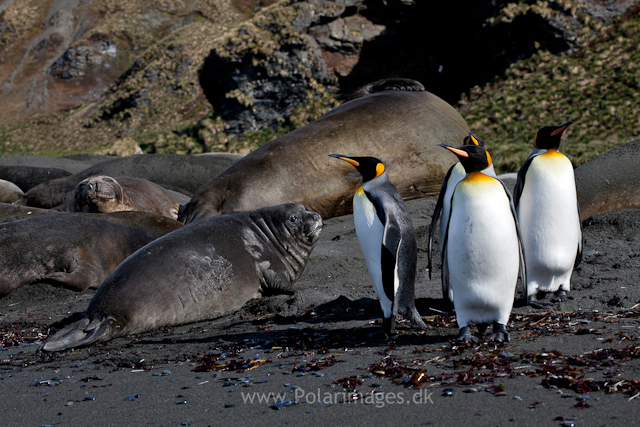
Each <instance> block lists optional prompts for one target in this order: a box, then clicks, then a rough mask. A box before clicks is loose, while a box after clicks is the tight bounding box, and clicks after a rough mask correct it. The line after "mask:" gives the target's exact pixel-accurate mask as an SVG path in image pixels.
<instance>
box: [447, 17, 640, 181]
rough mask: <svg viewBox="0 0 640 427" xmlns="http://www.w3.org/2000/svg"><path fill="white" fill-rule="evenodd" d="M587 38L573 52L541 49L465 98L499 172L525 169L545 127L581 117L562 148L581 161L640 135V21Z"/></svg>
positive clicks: (466, 111)
mask: <svg viewBox="0 0 640 427" xmlns="http://www.w3.org/2000/svg"><path fill="white" fill-rule="evenodd" d="M584 43H585V48H584V49H581V50H579V51H578V52H576V53H574V54H569V55H560V56H554V55H552V54H550V53H549V52H544V51H543V52H538V53H537V54H535V55H533V56H532V57H531V58H529V59H527V60H524V61H520V62H518V63H515V64H513V65H512V66H511V67H510V68H509V69H508V70H507V72H506V75H505V78H504V79H502V80H499V81H496V82H493V83H490V84H488V85H486V86H484V87H482V88H480V87H475V88H472V89H471V90H470V92H469V94H467V95H466V96H464V97H463V98H462V100H461V101H460V102H459V103H458V105H457V107H458V109H459V111H460V113H461V114H462V116H463V117H464V118H465V119H466V120H467V122H468V123H469V126H470V127H471V129H472V131H473V132H475V133H477V134H478V135H480V136H481V137H482V138H483V139H484V140H485V141H486V142H487V146H488V148H489V149H490V150H491V153H492V158H493V160H494V163H495V166H496V169H497V170H498V171H499V172H501V173H502V172H511V171H515V170H518V169H519V167H520V165H521V164H522V163H523V162H524V160H525V159H526V157H527V156H528V155H529V153H530V152H531V148H532V142H533V136H534V135H535V133H536V132H537V130H538V129H539V128H541V127H543V126H548V125H559V124H561V123H564V122H566V121H568V120H574V121H575V123H574V124H573V125H572V126H571V127H569V128H568V129H567V131H565V133H564V137H563V141H562V145H561V146H560V148H561V151H563V152H564V153H565V154H567V156H568V157H569V158H570V159H571V160H572V162H573V163H574V165H575V166H578V165H580V164H582V163H584V162H586V161H587V160H589V159H591V158H593V157H595V156H597V155H599V154H602V153H604V152H606V151H608V150H610V149H612V148H614V147H617V146H619V145H622V144H624V143H627V142H629V141H631V140H633V139H637V138H638V137H640V102H638V101H640V99H639V97H638V94H637V93H638V86H639V82H640V51H639V50H638V49H637V48H636V46H638V45H640V18H639V17H638V16H631V17H628V18H626V19H621V20H620V21H619V22H617V23H615V24H614V25H611V26H610V27H609V28H607V29H606V30H605V31H602V32H601V33H600V34H599V35H598V36H597V37H592V38H591V39H587V40H585V42H584Z"/></svg>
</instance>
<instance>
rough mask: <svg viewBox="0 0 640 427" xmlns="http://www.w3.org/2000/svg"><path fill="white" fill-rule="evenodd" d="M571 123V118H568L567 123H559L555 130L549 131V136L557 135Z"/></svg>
mask: <svg viewBox="0 0 640 427" xmlns="http://www.w3.org/2000/svg"><path fill="white" fill-rule="evenodd" d="M572 123H573V120H569V121H568V122H567V123H565V124H563V125H560V126H559V127H558V129H556V130H554V131H553V132H551V136H556V135H558V134H559V133H562V132H564V130H565V129H566V128H568V127H569V126H570V125H571V124H572Z"/></svg>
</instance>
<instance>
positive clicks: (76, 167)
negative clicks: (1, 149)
mask: <svg viewBox="0 0 640 427" xmlns="http://www.w3.org/2000/svg"><path fill="white" fill-rule="evenodd" d="M93 164H94V163H93V162H87V161H84V160H78V159H72V158H65V157H52V156H41V155H29V156H9V157H0V166H26V167H36V168H56V169H63V170H66V171H68V172H71V173H72V174H74V173H78V172H81V171H83V170H85V169H86V168H88V167H91V166H93Z"/></svg>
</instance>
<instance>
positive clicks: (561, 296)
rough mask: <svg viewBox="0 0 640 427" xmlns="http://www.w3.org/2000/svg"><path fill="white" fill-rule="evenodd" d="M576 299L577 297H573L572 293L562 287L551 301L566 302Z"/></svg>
mask: <svg viewBox="0 0 640 427" xmlns="http://www.w3.org/2000/svg"><path fill="white" fill-rule="evenodd" d="M574 299H575V298H574V297H572V296H571V295H568V292H567V291H565V290H562V289H560V290H559V291H557V292H556V293H555V296H554V297H553V298H551V301H553V302H565V301H569V300H574Z"/></svg>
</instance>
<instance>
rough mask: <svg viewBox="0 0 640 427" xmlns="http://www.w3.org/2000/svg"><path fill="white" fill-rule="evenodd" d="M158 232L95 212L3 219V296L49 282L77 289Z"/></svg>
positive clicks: (0, 240) (0, 229)
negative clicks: (102, 217)
mask: <svg viewBox="0 0 640 427" xmlns="http://www.w3.org/2000/svg"><path fill="white" fill-rule="evenodd" d="M155 238H156V236H154V235H153V234H151V233H150V232H148V231H145V230H142V229H141V228H137V227H129V226H125V225H120V224H113V223H111V222H107V221H101V220H98V219H94V218H81V217H78V216H72V215H53V216H48V217H40V218H32V219H26V220H21V221H14V222H9V223H6V224H2V225H0V297H3V296H6V295H7V294H9V293H10V292H12V291H14V290H16V289H18V288H19V287H21V286H23V285H26V284H31V283H37V282H44V283H49V284H52V285H55V286H62V287H65V288H67V289H71V290H74V291H81V290H84V289H87V288H97V287H98V286H99V285H100V284H101V283H102V281H103V280H104V278H105V277H107V275H108V274H109V273H110V272H111V271H112V270H113V269H114V268H116V266H117V265H118V264H120V263H121V262H122V261H123V260H124V259H125V258H127V257H128V256H129V255H131V254H132V253H133V252H135V251H136V250H137V249H139V248H141V247H142V246H144V245H146V244H147V243H149V242H151V241H153V240H155Z"/></svg>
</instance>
